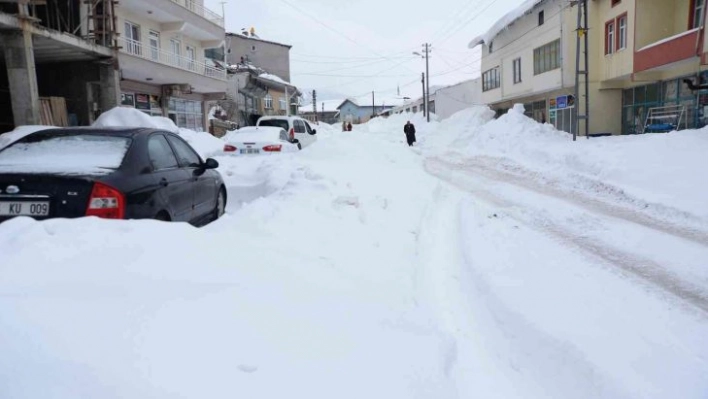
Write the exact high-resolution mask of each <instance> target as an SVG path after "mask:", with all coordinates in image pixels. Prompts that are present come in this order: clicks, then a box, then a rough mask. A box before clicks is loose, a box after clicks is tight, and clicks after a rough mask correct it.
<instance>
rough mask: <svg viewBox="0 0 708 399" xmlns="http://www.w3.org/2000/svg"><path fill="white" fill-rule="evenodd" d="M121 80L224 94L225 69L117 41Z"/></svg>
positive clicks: (143, 46)
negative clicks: (178, 86) (184, 85)
mask: <svg viewBox="0 0 708 399" xmlns="http://www.w3.org/2000/svg"><path fill="white" fill-rule="evenodd" d="M119 44H120V46H121V49H120V53H121V57H120V67H121V71H122V74H123V78H125V79H130V80H136V81H141V82H146V83H151V84H160V85H165V84H185V83H186V84H189V85H191V86H192V87H193V90H194V91H195V92H198V93H215V92H223V91H224V90H225V89H226V80H227V79H226V70H224V69H221V68H217V67H214V66H212V65H208V64H206V63H204V62H202V61H199V60H196V59H192V58H189V57H185V56H183V55H178V54H173V53H171V52H167V51H164V50H162V49H159V48H157V47H150V46H145V45H144V44H143V43H141V42H139V41H136V40H130V39H126V38H120V39H119ZM156 64H159V65H164V66H165V68H160V67H157V65H156Z"/></svg>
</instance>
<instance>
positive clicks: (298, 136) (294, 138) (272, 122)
mask: <svg viewBox="0 0 708 399" xmlns="http://www.w3.org/2000/svg"><path fill="white" fill-rule="evenodd" d="M256 126H258V127H260V126H275V127H280V128H283V129H285V131H286V132H287V133H288V139H289V140H290V142H292V143H295V144H297V148H298V149H303V148H305V147H307V146H309V145H311V144H313V143H314V142H315V141H317V136H315V135H316V134H317V130H315V129H313V128H312V127H311V126H310V123H309V122H308V121H307V120H305V119H303V118H300V117H299V116H261V117H260V118H259V119H258V122H256Z"/></svg>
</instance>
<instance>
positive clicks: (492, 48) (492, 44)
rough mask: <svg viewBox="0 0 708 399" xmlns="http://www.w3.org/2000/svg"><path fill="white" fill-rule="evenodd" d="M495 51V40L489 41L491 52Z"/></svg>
mask: <svg viewBox="0 0 708 399" xmlns="http://www.w3.org/2000/svg"><path fill="white" fill-rule="evenodd" d="M492 52H494V42H489V54H492Z"/></svg>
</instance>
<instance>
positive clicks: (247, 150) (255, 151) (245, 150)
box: [241, 148, 261, 154]
mask: <svg viewBox="0 0 708 399" xmlns="http://www.w3.org/2000/svg"><path fill="white" fill-rule="evenodd" d="M260 152H261V150H259V149H258V148H242V149H241V154H260Z"/></svg>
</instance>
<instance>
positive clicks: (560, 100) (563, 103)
mask: <svg viewBox="0 0 708 399" xmlns="http://www.w3.org/2000/svg"><path fill="white" fill-rule="evenodd" d="M556 104H557V106H556V108H558V109H564V108H566V107H567V106H568V96H558V97H556Z"/></svg>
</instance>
